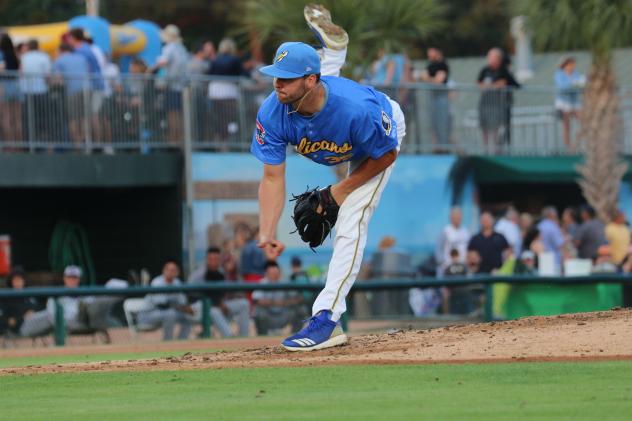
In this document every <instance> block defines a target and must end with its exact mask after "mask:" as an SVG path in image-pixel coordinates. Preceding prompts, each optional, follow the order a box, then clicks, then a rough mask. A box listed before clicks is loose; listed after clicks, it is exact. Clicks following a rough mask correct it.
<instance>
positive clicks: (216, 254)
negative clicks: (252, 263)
mask: <svg viewBox="0 0 632 421" xmlns="http://www.w3.org/2000/svg"><path fill="white" fill-rule="evenodd" d="M220 267H221V251H220V249H219V248H217V247H209V248H208V250H207V251H206V265H205V266H203V267H201V268H200V269H198V270H196V271H195V272H193V273H192V274H191V276H190V277H189V283H190V284H194V283H205V282H224V280H225V277H224V273H223V272H222V271H221V270H220ZM209 298H210V299H211V320H212V323H213V324H214V325H215V326H216V327H217V329H218V330H219V331H220V333H221V334H222V336H232V330H231V327H230V319H234V320H235V321H236V322H237V325H238V327H239V333H238V334H239V336H248V333H249V331H250V302H249V301H248V299H246V298H245V297H244V296H243V294H236V293H224V292H219V291H218V292H212V293H211V294H209ZM192 307H193V308H194V311H195V312H196V314H197V315H199V317H200V318H201V315H200V314H201V303H200V302H199V301H198V302H197V303H195V304H193V305H192Z"/></svg>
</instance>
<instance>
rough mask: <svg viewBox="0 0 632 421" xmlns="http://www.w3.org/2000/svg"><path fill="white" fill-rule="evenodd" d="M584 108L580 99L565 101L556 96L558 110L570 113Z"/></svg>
mask: <svg viewBox="0 0 632 421" xmlns="http://www.w3.org/2000/svg"><path fill="white" fill-rule="evenodd" d="M581 108H582V105H581V103H579V101H577V102H575V101H565V100H563V99H559V98H556V99H555V109H556V110H557V111H561V112H563V113H570V112H573V111H579V110H580V109H581Z"/></svg>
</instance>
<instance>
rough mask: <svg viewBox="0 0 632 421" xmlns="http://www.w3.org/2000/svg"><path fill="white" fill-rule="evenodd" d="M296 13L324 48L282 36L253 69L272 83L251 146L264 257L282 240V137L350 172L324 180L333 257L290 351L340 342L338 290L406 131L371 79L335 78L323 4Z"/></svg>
mask: <svg viewBox="0 0 632 421" xmlns="http://www.w3.org/2000/svg"><path fill="white" fill-rule="evenodd" d="M304 14H305V18H306V20H307V24H308V26H309V27H310V29H312V31H313V32H314V33H315V34H316V36H317V38H318V39H319V41H320V43H321V45H322V47H323V48H322V50H321V56H319V53H318V52H317V51H316V50H315V49H314V48H312V47H311V46H309V45H307V44H304V43H302V42H285V43H283V44H281V46H279V48H278V49H277V52H276V54H275V56H274V61H273V63H272V64H271V65H269V66H265V67H262V68H261V69H260V71H261V72H262V73H263V74H265V75H268V76H271V77H273V78H274V82H273V87H274V92H273V93H272V94H270V96H269V97H268V98H267V99H266V100H265V101H264V102H263V104H262V105H261V108H260V109H259V112H258V114H257V120H256V129H255V132H254V134H253V140H252V146H251V152H252V153H253V155H254V156H255V157H256V158H258V159H259V160H260V161H261V162H262V163H263V177H262V179H261V183H260V187H259V208H260V214H259V221H260V238H259V243H258V246H259V247H260V248H262V249H264V250H265V251H266V252H267V253H268V254H269V255H272V256H273V257H276V256H278V255H280V254H281V253H282V252H283V250H284V248H285V246H284V244H283V243H282V242H281V241H280V240H279V239H278V238H277V237H276V231H277V225H278V222H279V219H280V218H281V214H282V211H283V206H284V202H285V200H286V192H285V158H286V149H287V146H288V145H292V146H294V147H295V149H296V151H297V153H299V154H300V155H303V156H304V157H305V158H308V159H311V160H312V161H314V162H316V163H318V164H322V165H328V166H331V165H337V164H342V163H349V173H348V176H347V177H346V178H344V179H342V180H341V181H340V182H338V183H336V184H333V185H331V186H329V187H328V188H327V189H326V190H327V191H328V192H329V193H327V194H329V195H330V196H331V200H332V201H333V202H335V203H336V204H337V205H338V206H340V209H339V211H338V219H337V222H336V223H335V227H336V232H335V236H334V240H333V256H332V259H331V262H330V264H329V269H328V273H327V281H326V284H325V287H324V289H323V290H322V291H321V293H320V294H319V295H318V297H317V298H316V300H315V302H314V305H313V306H312V315H313V316H312V317H311V318H310V319H309V322H308V324H307V326H306V327H305V328H303V329H302V330H300V331H299V332H298V333H296V334H295V335H292V336H290V337H288V338H287V339H285V340H284V341H283V344H282V345H283V347H284V348H286V349H287V350H289V351H310V350H316V349H322V348H328V347H332V346H337V345H342V344H344V343H346V341H347V336H346V335H345V334H344V332H343V331H342V328H341V326H340V317H341V316H342V314H343V313H344V312H345V311H346V303H345V297H346V296H347V294H348V292H349V290H350V289H351V286H352V285H353V283H354V282H355V280H356V277H357V275H358V272H359V270H360V266H361V262H362V254H363V252H364V247H365V245H366V240H367V230H368V223H369V220H370V219H371V215H372V214H373V211H374V210H375V208H376V207H377V204H378V202H379V199H380V196H381V194H382V191H383V190H384V186H385V185H386V183H387V181H388V179H389V177H390V174H391V171H392V169H393V165H392V164H393V163H394V162H395V159H396V158H397V153H398V150H399V147H400V144H401V141H402V139H403V137H404V134H405V131H406V125H405V122H404V115H403V113H402V111H401V108H400V106H399V105H398V104H397V103H396V102H395V101H393V100H391V99H390V98H389V97H388V96H386V95H385V94H383V93H382V92H379V91H377V90H375V89H373V88H372V87H369V86H363V85H360V84H358V83H356V82H354V81H351V80H348V79H345V78H342V77H338V75H339V74H340V68H341V66H342V65H343V64H344V62H345V57H346V51H347V49H346V47H347V43H348V36H347V34H346V32H345V31H344V29H342V28H341V27H339V26H337V25H335V24H333V23H332V21H331V15H330V13H329V11H328V10H326V9H325V8H324V7H322V6H319V5H307V6H305V9H304ZM315 183H316V184H318V181H315ZM322 194H325V193H322Z"/></svg>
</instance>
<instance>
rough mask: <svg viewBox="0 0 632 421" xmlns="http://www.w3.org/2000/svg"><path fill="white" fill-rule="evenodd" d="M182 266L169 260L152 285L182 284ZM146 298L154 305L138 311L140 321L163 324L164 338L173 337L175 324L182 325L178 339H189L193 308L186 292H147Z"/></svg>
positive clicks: (141, 322) (146, 323) (155, 324)
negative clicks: (149, 308)
mask: <svg viewBox="0 0 632 421" xmlns="http://www.w3.org/2000/svg"><path fill="white" fill-rule="evenodd" d="M179 275H180V268H179V267H178V264H177V263H176V262H173V261H168V262H167V263H165V265H164V266H163V268H162V275H160V276H157V277H155V278H154V279H153V280H152V281H151V286H152V287H165V286H170V285H182V282H181V281H180V279H179V278H178V276H179ZM145 300H146V301H147V302H148V303H149V304H150V306H151V307H152V309H151V310H147V311H143V312H140V313H138V323H139V324H142V325H147V326H156V327H157V326H162V329H163V339H164V340H166V341H169V340H172V339H173V331H174V329H175V325H176V324H179V325H180V331H179V332H178V339H188V337H189V333H190V332H191V325H192V321H191V320H192V317H191V316H192V315H193V310H192V309H191V306H189V305H188V301H187V297H186V295H184V293H181V292H175V293H158V294H147V296H145Z"/></svg>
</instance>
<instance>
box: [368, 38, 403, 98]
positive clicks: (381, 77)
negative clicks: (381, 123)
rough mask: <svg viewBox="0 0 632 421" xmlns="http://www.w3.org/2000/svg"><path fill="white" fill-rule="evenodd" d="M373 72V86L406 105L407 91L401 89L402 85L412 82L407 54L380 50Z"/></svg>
mask: <svg viewBox="0 0 632 421" xmlns="http://www.w3.org/2000/svg"><path fill="white" fill-rule="evenodd" d="M372 71H373V72H372V73H373V74H372V77H371V80H370V82H369V83H370V84H371V85H375V86H378V87H380V88H381V91H382V92H384V93H386V94H387V95H389V96H390V97H391V98H396V99H397V102H399V103H400V104H405V103H406V98H405V94H406V91H405V90H401V89H399V88H400V85H401V84H403V83H406V82H410V80H411V71H410V61H409V60H408V57H406V55H405V54H392V53H387V52H386V50H384V49H383V48H382V49H380V50H379V51H378V57H377V60H376V61H375V62H373V66H372Z"/></svg>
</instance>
